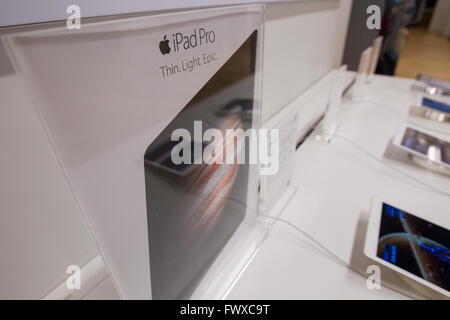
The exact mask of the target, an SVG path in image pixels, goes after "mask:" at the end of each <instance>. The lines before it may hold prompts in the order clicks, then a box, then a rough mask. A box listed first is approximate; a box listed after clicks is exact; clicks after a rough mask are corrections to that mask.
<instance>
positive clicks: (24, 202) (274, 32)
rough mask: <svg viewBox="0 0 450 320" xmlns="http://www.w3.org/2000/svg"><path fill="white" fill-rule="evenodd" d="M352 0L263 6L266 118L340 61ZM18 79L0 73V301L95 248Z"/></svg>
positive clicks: (24, 293) (37, 287)
mask: <svg viewBox="0 0 450 320" xmlns="http://www.w3.org/2000/svg"><path fill="white" fill-rule="evenodd" d="M351 3H352V1H351V0H314V1H307V2H287V3H271V4H268V5H267V12H266V25H265V44H264V51H265V52H264V80H263V120H264V121H266V120H268V119H270V118H271V117H272V116H273V115H275V114H276V113H277V112H278V111H280V110H281V109H283V107H284V106H286V105H287V104H288V103H289V102H290V101H292V100H293V99H294V98H296V97H297V96H298V95H300V94H301V93H302V92H303V91H304V90H305V89H306V88H308V87H310V86H311V85H312V84H314V83H315V82H316V81H318V80H319V79H320V78H321V77H323V76H324V75H325V74H326V73H327V72H328V71H330V70H331V69H333V68H335V67H337V66H339V64H340V62H341V60H342V54H343V48H344V43H345V36H346V31H347V25H348V20H349V16H350V10H351ZM0 56H1V55H0ZM15 81H17V79H15V77H14V76H11V75H6V76H2V75H1V74H0V97H1V99H0V102H1V108H0V130H1V134H0V148H1V150H2V157H1V160H0V161H1V163H0V179H1V184H0V191H1V192H0V196H1V199H0V213H1V215H0V271H1V272H0V299H4V298H28V299H36V298H41V297H43V296H44V295H46V294H47V293H48V292H49V290H51V289H52V288H54V287H56V286H57V285H59V284H60V283H61V282H62V281H63V280H64V278H65V277H66V273H65V270H66V267H67V266H68V265H70V264H78V265H84V264H85V263H87V262H88V261H89V260H90V259H92V258H93V257H94V256H96V255H97V253H98V251H97V248H96V246H95V243H94V241H93V240H92V238H91V237H90V235H89V232H88V230H87V228H86V225H85V224H84V222H83V220H82V218H81V216H80V214H79V211H78V208H77V206H76V204H75V202H74V200H73V198H72V196H71V193H70V189H69V186H68V184H67V182H66V180H65V177H64V175H63V173H62V170H61V169H60V168H59V166H58V163H57V160H56V158H55V156H54V155H53V153H52V150H51V148H50V145H49V143H48V142H47V140H46V135H45V131H44V129H43V127H42V125H41V124H40V121H39V119H38V115H37V113H36V111H35V109H34V108H33V107H32V106H31V105H30V102H29V100H27V99H26V97H23V95H21V92H20V90H17V88H18V86H17V85H16V86H15V85H14V84H15ZM324 94H328V92H324ZM108 287H109V288H111V289H110V290H112V286H108Z"/></svg>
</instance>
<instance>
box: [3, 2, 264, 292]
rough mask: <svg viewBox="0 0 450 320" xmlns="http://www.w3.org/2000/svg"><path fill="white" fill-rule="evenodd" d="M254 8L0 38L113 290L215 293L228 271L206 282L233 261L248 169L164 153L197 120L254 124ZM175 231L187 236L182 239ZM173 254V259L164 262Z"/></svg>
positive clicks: (254, 196)
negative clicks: (173, 136) (174, 159)
mask: <svg viewBox="0 0 450 320" xmlns="http://www.w3.org/2000/svg"><path fill="white" fill-rule="evenodd" d="M263 8H264V7H263V6H262V5H246V6H237V7H227V8H214V9H204V10H195V11H188V12H177V13H171V14H161V15H152V16H143V17H134V18H126V19H117V18H116V19H114V20H108V21H103V22H95V23H87V22H85V23H83V24H82V28H81V29H80V30H67V29H66V28H65V27H56V28H54V27H49V28H43V29H42V30H38V31H29V32H19V33H14V34H10V35H7V36H6V37H5V38H4V39H3V40H4V43H5V44H6V47H7V49H8V53H9V56H10V58H11V60H13V61H14V64H15V68H16V70H17V72H18V74H19V75H20V77H21V79H22V80H23V82H24V84H25V86H26V87H27V88H28V89H29V90H28V92H27V93H29V94H30V95H31V96H32V99H33V101H34V104H35V106H36V108H37V110H38V112H39V114H40V116H41V119H42V122H43V124H44V126H45V128H46V130H47V132H48V136H49V139H50V141H51V143H52V146H53V148H54V150H55V153H56V155H57V157H58V159H59V161H60V163H61V168H62V170H63V171H64V173H65V175H66V176H67V179H68V181H69V183H70V185H71V188H72V190H73V195H74V197H75V199H76V201H77V203H78V204H79V207H80V212H81V213H82V214H83V216H84V217H85V218H86V219H87V221H88V224H89V226H90V229H91V231H92V233H93V235H94V238H95V240H96V242H97V244H98V246H99V248H100V250H101V252H102V255H103V257H104V259H105V262H106V263H107V265H108V269H109V271H110V273H111V276H112V279H113V281H114V282H115V283H116V285H117V287H118V289H119V291H120V293H121V295H122V296H123V297H124V298H134V299H147V298H151V297H152V294H153V295H154V298H179V297H184V298H187V297H190V296H192V295H193V297H199V294H197V293H193V292H194V291H195V290H197V291H198V290H199V289H198V288H201V290H200V291H201V294H203V296H202V297H212V296H214V297H221V295H222V294H223V292H222V291H221V290H222V287H223V290H226V283H228V282H227V281H228V280H229V279H224V280H223V281H222V283H223V286H222V287H221V289H220V290H219V289H217V290H216V289H214V290H213V291H208V290H207V288H209V287H210V285H209V282H211V279H214V278H217V274H218V272H219V270H222V269H221V268H223V267H224V266H225V265H227V263H228V261H234V263H233V266H232V267H230V269H227V270H228V271H227V272H226V273H224V274H230V275H234V274H237V273H238V271H236V270H239V268H240V267H242V265H241V264H240V261H241V260H242V259H241V258H240V256H239V259H237V260H239V261H237V260H236V259H234V258H230V256H228V253H235V252H239V250H241V249H242V248H241V246H242V245H243V243H246V241H244V240H243V239H244V238H246V237H247V235H248V234H249V233H250V232H251V230H252V228H253V227H254V226H255V225H256V212H255V210H256V209H257V208H258V181H259V177H258V168H257V167H256V165H248V166H247V165H238V166H237V165H224V166H219V167H217V168H216V167H214V166H213V168H208V166H206V165H204V164H202V165H192V166H185V167H179V166H177V165H172V164H170V162H167V157H166V152H167V150H170V149H171V148H172V147H173V145H171V144H170V143H171V142H169V143H167V135H168V134H169V131H170V130H172V129H174V128H175V127H177V126H179V127H180V128H187V129H190V128H191V126H192V125H193V123H192V121H194V120H201V121H202V123H203V126H204V127H205V128H217V129H218V130H226V129H227V128H242V129H246V128H258V127H259V125H260V105H261V102H260V96H261V62H262V60H261V55H262V39H263V32H262V31H263V29H262V21H263V19H262V14H263ZM211 32H213V33H211ZM208 33H209V39H207V34H208ZM180 35H181V36H180ZM200 38H202V39H200ZM199 61H200V62H199ZM192 147H193V148H194V149H195V148H196V147H200V149H202V148H206V147H207V144H204V143H203V142H200V144H198V141H193V142H192ZM243 150H244V152H245V149H243ZM201 174H203V176H201ZM207 177H208V178H209V177H210V178H211V182H209V184H208V183H204V182H203V180H204V179H205V178H207ZM216 181H217V183H216ZM211 185H212V186H211ZM175 190H176V191H175ZM169 191H170V192H171V191H173V192H174V193H176V192H184V194H185V195H186V196H187V198H183V197H184V196H181V198H180V197H178V196H176V195H174V194H172V193H170V192H169ZM203 193H206V194H207V195H208V199H209V200H204V198H202V197H200V194H203ZM216 194H220V198H218V197H215V196H213V195H216ZM171 196H173V197H175V198H176V199H177V200H176V201H174V200H173V199H174V198H171ZM192 196H194V197H195V198H197V201H194V200H193V199H191V200H192V201H190V200H187V199H188V198H189V197H192ZM219 199H223V200H219ZM227 199H229V200H227ZM177 201H178V202H177ZM186 201H187V202H188V203H192V206H193V207H195V206H196V207H197V208H200V209H198V210H197V211H196V210H194V209H192V208H191V209H189V208H187V207H186V205H185V204H186ZM194 203H195V205H194ZM232 208H234V209H232ZM158 209H161V210H162V211H164V212H161V211H159V212H158ZM178 209H182V211H183V214H180V215H173V211H172V210H178ZM161 213H167V214H166V215H164V218H161V216H159V218H158V219H157V218H156V217H158V214H161ZM202 213H203V214H202ZM206 213H211V215H212V216H213V217H215V218H214V219H212V220H211V219H206V220H204V219H205V214H206ZM172 218H175V219H176V221H172ZM177 219H179V220H177ZM188 221H189V223H188ZM163 228H168V229H167V230H164V229H163ZM180 228H181V229H182V230H183V232H182V233H180V234H178V232H177V231H178V230H179V229H180ZM187 230H191V231H187ZM148 231H150V232H148ZM174 234H176V236H175V237H171V235H174ZM181 234H184V236H186V237H187V238H186V241H189V240H187V239H190V241H193V242H192V243H194V244H192V245H190V246H189V247H188V250H186V246H184V247H183V246H182V243H180V241H181V240H180V239H181V238H179V237H181V236H182V235H181ZM183 241H184V240H183ZM250 242H252V241H250ZM206 244H207V246H206ZM177 245H180V247H176V246H177ZM171 246H172V247H171ZM174 246H175V247H174ZM238 248H241V249H238ZM248 248H250V249H248ZM248 248H247V247H246V249H245V250H244V249H242V250H243V251H245V252H246V254H248V255H250V254H251V251H252V250H254V249H255V243H254V242H252V243H250V244H249V246H248ZM247 249H248V250H247ZM189 250H191V251H189ZM187 252H191V253H192V254H193V255H196V257H197V259H191V258H189V257H187V256H186V254H187ZM161 255H162V256H161ZM242 257H244V255H242ZM155 259H156V260H155ZM243 260H245V259H244V258H243ZM236 261H237V262H236ZM173 263H177V264H180V265H181V266H182V268H181V269H177V268H175V267H173V268H166V267H165V266H167V264H169V265H170V264H172V265H173ZM235 269H236V270H235ZM166 272H167V273H166ZM222 275H223V274H221V275H220V276H222ZM204 279H206V280H204ZM169 280H171V281H169ZM231 280H232V279H231ZM205 281H206V282H208V283H205ZM211 290H212V289H211ZM219 291H220V292H219Z"/></svg>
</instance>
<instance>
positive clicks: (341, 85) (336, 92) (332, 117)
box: [317, 65, 349, 143]
mask: <svg viewBox="0 0 450 320" xmlns="http://www.w3.org/2000/svg"><path fill="white" fill-rule="evenodd" d="M332 72H333V73H332V76H331V77H332V80H331V88H330V94H329V101H328V105H327V109H326V111H325V115H324V118H323V120H322V122H321V124H320V128H319V136H317V139H319V140H323V141H325V142H327V143H329V142H330V141H331V139H332V137H333V134H334V133H335V132H336V130H337V128H338V126H339V121H338V113H339V106H340V104H341V101H342V94H343V92H344V90H345V88H346V87H347V85H348V82H349V81H348V76H347V66H346V65H343V66H341V67H340V68H339V69H337V70H333V71H332Z"/></svg>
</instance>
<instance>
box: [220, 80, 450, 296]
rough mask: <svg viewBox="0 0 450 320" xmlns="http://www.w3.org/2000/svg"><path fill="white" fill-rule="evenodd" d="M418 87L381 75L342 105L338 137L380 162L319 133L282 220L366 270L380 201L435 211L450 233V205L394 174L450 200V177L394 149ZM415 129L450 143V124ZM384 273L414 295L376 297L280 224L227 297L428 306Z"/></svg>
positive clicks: (301, 153)
mask: <svg viewBox="0 0 450 320" xmlns="http://www.w3.org/2000/svg"><path fill="white" fill-rule="evenodd" d="M411 83H412V80H407V79H400V78H395V77H384V76H375V77H374V79H373V81H372V83H371V84H370V85H367V86H366V87H365V89H364V90H365V93H364V96H363V98H362V100H363V101H360V102H351V101H349V100H343V102H342V104H341V106H340V111H339V116H338V117H339V119H340V120H339V121H338V123H339V124H338V129H337V135H338V136H342V137H345V138H347V139H350V140H351V141H353V142H354V143H356V144H357V145H359V146H360V147H363V148H364V149H365V150H366V151H368V152H369V153H370V154H372V155H373V156H375V157H376V158H378V159H379V160H376V159H374V158H372V157H371V156H369V155H366V154H364V153H362V152H361V151H360V150H358V149H357V148H356V147H355V146H354V145H352V144H350V143H349V142H348V141H346V140H343V139H341V138H338V137H335V138H333V139H332V141H331V142H330V143H325V142H323V141H320V140H317V139H315V135H316V134H315V133H313V134H312V135H311V136H310V137H309V138H308V139H307V140H306V141H305V142H304V143H303V144H302V145H301V146H300V148H299V149H298V150H297V152H296V165H295V173H294V179H293V184H294V186H295V187H296V188H297V192H296V194H295V196H294V197H293V198H292V199H291V201H290V202H289V204H288V206H287V207H286V208H285V209H284V210H283V212H282V213H281V215H280V217H281V218H283V219H285V220H288V221H290V222H291V223H293V224H295V225H296V226H298V227H300V228H301V229H303V230H304V231H306V232H307V233H308V234H309V235H310V236H312V237H313V238H314V239H315V240H317V241H319V242H320V243H321V244H322V245H324V246H325V247H326V248H328V249H329V250H331V251H332V252H333V253H334V254H336V255H337V256H338V257H339V258H340V259H342V260H344V261H345V262H347V263H348V264H351V265H352V266H353V267H354V268H357V269H359V270H361V271H362V272H364V271H365V270H366V267H367V266H368V265H370V264H374V262H372V261H370V260H369V259H367V258H366V257H365V256H364V254H363V247H364V241H365V233H366V224H367V220H368V215H369V211H370V203H371V199H372V197H374V196H376V197H378V198H380V199H382V200H385V201H386V202H389V201H392V202H395V203H408V205H409V206H412V207H414V208H418V210H419V209H420V210H421V211H425V212H430V215H432V216H433V219H435V220H438V221H439V222H440V224H441V225H442V226H444V227H447V228H449V226H450V212H449V211H450V210H449V208H450V197H448V196H445V195H443V194H439V193H436V192H434V191H432V190H430V189H429V188H427V187H425V186H423V185H421V184H418V183H416V182H414V181H412V180H410V179H408V178H407V177H405V175H404V174H401V173H398V171H396V170H401V171H402V172H404V173H406V174H408V175H410V176H412V177H413V178H414V179H417V180H420V181H422V182H423V183H426V184H428V185H432V186H434V187H435V188H438V189H440V190H443V191H444V192H447V193H449V192H450V179H449V178H448V177H445V176H441V175H438V174H435V173H432V172H429V171H425V170H424V169H422V168H420V167H418V166H416V165H415V164H414V163H413V162H412V161H411V160H410V159H409V158H408V157H407V155H406V154H405V153H404V152H403V151H401V150H399V149H397V148H395V147H393V146H392V144H391V139H392V137H393V136H394V134H395V132H396V130H397V128H398V127H400V125H401V124H402V123H403V122H406V119H405V118H401V117H400V116H399V115H397V114H396V113H399V114H404V116H405V117H406V116H407V110H408V108H409V106H410V105H411V104H413V103H414V101H416V95H417V93H414V92H412V91H410V90H409V87H410V85H411ZM369 101H371V102H369ZM374 101H375V102H377V101H378V102H381V103H383V104H385V105H384V106H381V105H378V104H376V103H373V102H374ZM387 108H392V109H393V110H394V111H393V112H392V111H389V109H387ZM300 116H301V114H300ZM411 121H412V122H413V123H414V124H416V125H422V126H424V127H431V128H435V129H437V130H441V131H445V130H446V131H445V132H449V136H450V128H449V127H448V124H444V125H441V124H435V123H433V122H430V121H427V120H421V119H417V118H413V119H412V120H411ZM446 126H447V127H446ZM386 163H387V165H386ZM425 218H426V217H425ZM381 270H382V272H381V278H382V281H383V280H386V283H389V286H392V287H395V288H396V289H397V290H399V291H401V292H405V293H406V294H407V295H403V294H400V293H398V292H396V291H393V290H391V289H389V288H388V287H386V285H383V283H382V288H381V289H380V290H369V289H368V288H367V286H366V278H364V277H362V276H361V275H359V274H357V273H355V272H353V271H351V270H350V269H349V268H347V267H345V266H343V265H342V264H339V263H338V262H337V261H335V260H333V258H331V257H330V256H329V255H328V254H327V253H326V252H325V251H323V250H322V249H320V248H319V247H318V246H317V245H315V244H314V243H313V242H311V241H310V240H308V239H307V238H306V237H305V236H303V235H301V234H300V233H298V232H297V231H295V230H294V229H293V228H291V227H290V226H288V225H286V224H284V223H281V222H276V223H275V224H274V226H273V228H272V230H271V231H270V234H269V236H268V237H267V238H266V240H265V241H264V242H263V243H262V245H261V246H260V248H259V250H258V252H257V253H256V255H255V257H254V258H253V260H252V262H251V263H250V264H249V265H248V267H247V268H246V269H245V271H244V272H243V273H242V275H241V276H240V278H239V280H238V281H237V282H236V283H235V285H234V286H233V288H232V290H231V291H230V292H229V294H228V296H227V299H306V298H311V299H316V298H319V299H322V298H325V299H405V298H408V296H413V297H417V298H421V296H420V295H418V293H417V292H415V291H413V290H411V289H410V288H409V287H408V286H407V285H406V284H405V283H404V282H403V281H402V280H401V279H400V278H399V277H398V276H397V275H396V274H395V273H394V272H392V271H390V270H388V269H384V268H382V269H381ZM367 276H369V274H368V275H367Z"/></svg>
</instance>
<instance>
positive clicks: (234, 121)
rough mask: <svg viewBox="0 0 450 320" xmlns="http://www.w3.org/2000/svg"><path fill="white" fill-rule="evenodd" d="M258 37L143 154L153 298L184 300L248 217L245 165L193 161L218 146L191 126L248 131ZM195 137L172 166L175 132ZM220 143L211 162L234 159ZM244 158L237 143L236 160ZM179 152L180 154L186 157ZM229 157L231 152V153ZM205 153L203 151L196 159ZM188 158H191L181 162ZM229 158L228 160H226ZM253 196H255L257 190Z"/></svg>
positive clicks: (247, 171)
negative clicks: (181, 159) (198, 135)
mask: <svg viewBox="0 0 450 320" xmlns="http://www.w3.org/2000/svg"><path fill="white" fill-rule="evenodd" d="M256 32H257V31H255V32H254V33H253V34H252V35H251V36H250V37H249V38H248V39H247V40H246V41H245V42H244V43H243V44H242V45H241V47H240V48H239V49H238V50H237V51H236V52H235V53H234V54H233V56H232V57H230V59H229V60H228V61H226V62H225V64H224V65H223V66H222V67H221V69H219V70H218V71H217V72H216V73H215V74H214V76H213V77H212V78H210V79H209V80H208V82H207V83H206V84H205V85H204V86H203V87H202V88H201V89H200V90H199V91H198V92H197V94H196V95H195V96H194V97H193V98H192V99H191V101H189V103H188V104H187V105H186V106H184V108H183V109H182V110H181V111H180V113H179V114H178V115H177V116H176V117H175V118H174V119H173V120H172V121H171V122H170V123H169V124H168V126H167V127H166V128H165V129H164V130H163V131H162V132H161V134H160V135H159V136H158V137H157V138H156V139H155V140H154V141H153V142H152V143H151V144H150V146H149V147H148V149H147V150H146V152H145V156H144V160H145V182H146V196H147V218H148V230H149V249H150V273H151V284H152V296H153V298H154V299H182V298H189V297H190V295H191V294H192V292H193V290H194V289H195V288H196V286H197V285H198V283H199V282H200V281H201V279H202V276H203V275H204V274H205V272H206V271H207V269H208V267H209V266H210V265H211V263H212V262H213V261H214V259H215V257H216V256H217V255H218V254H219V252H220V251H221V250H222V248H223V247H224V246H225V244H226V243H227V241H228V240H229V239H230V238H231V236H232V235H233V233H234V232H235V231H236V229H237V228H238V227H239V225H240V224H241V222H242V220H243V219H244V216H245V214H246V205H247V194H248V193H249V192H251V191H249V190H248V181H249V176H250V165H248V164H238V163H233V164H226V163H211V164H207V163H205V162H202V161H200V162H196V161H194V160H195V159H194V158H195V157H196V156H194V154H195V149H199V150H201V151H204V150H205V149H206V148H208V147H214V149H215V146H216V143H217V145H219V142H221V141H216V140H213V141H211V142H207V143H205V142H203V141H202V140H200V141H199V140H198V139H197V140H196V138H195V136H196V135H195V130H194V127H195V124H194V123H199V122H201V124H202V128H203V132H204V131H206V130H207V129H215V130H218V131H220V132H221V133H222V135H223V136H224V137H226V130H227V129H242V130H244V131H245V130H247V129H248V128H251V127H252V120H253V118H254V111H253V107H254V100H253V97H254V85H255V49H256V39H257V37H256ZM180 128H182V129H185V130H187V131H188V132H189V133H190V135H191V136H192V137H194V138H193V139H194V140H192V141H189V142H188V143H186V146H187V148H186V149H184V150H190V151H191V152H190V157H191V161H190V162H189V163H188V164H175V163H174V162H173V161H172V158H171V152H172V150H173V148H174V147H175V145H176V144H178V142H175V143H174V142H173V141H171V134H172V133H173V132H174V130H175V129H180ZM229 140H230V139H227V138H225V139H224V141H223V144H220V145H223V146H224V147H223V148H220V149H219V150H217V153H216V155H217V156H220V155H226V154H231V153H232V152H231V147H230V145H233V144H232V143H229V142H231V140H230V141H229ZM247 151H248V144H247V145H245V144H240V143H239V141H238V143H237V148H236V152H235V153H232V154H235V155H236V157H237V155H238V154H242V152H247ZM183 152H184V151H183ZM228 152H230V153H228ZM202 153H203V152H200V157H201V154H202ZM186 157H189V156H188V155H186ZM225 157H226V156H225ZM254 192H256V190H255V191H254Z"/></svg>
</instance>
